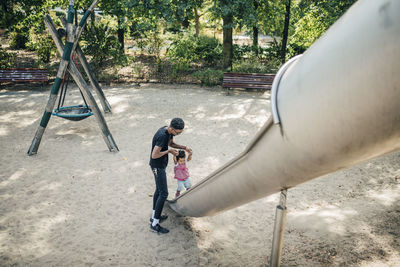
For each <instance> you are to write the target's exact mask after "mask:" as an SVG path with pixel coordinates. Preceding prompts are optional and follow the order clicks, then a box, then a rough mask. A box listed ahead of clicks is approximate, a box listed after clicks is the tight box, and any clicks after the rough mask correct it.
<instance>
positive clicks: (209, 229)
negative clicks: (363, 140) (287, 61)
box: [0, 84, 400, 266]
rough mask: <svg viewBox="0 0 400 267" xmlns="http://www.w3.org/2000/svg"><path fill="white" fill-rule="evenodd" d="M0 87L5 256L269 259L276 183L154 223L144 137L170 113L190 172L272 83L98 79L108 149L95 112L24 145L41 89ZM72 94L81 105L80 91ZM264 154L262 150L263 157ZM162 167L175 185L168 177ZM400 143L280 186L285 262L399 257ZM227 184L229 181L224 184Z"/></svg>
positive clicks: (34, 262)
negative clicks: (235, 201)
mask: <svg viewBox="0 0 400 267" xmlns="http://www.w3.org/2000/svg"><path fill="white" fill-rule="evenodd" d="M49 88H50V87H47V88H46V89H45V90H39V89H37V88H36V89H35V88H26V87H13V88H12V89H7V88H4V87H2V88H1V89H0V153H1V161H0V166H1V167H0V170H1V172H0V265H1V266H267V265H268V264H267V263H268V261H269V256H270V251H271V242H272V230H273V224H274V216H275V206H276V205H277V202H278V199H279V194H274V195H272V196H269V197H265V198H262V199H260V200H257V201H254V202H251V203H248V204H246V205H244V206H241V207H238V208H235V209H232V210H229V211H227V212H224V213H220V214H217V215H215V216H213V217H204V218H186V217H180V216H177V215H176V214H174V213H173V212H172V211H171V210H170V209H169V208H168V206H167V205H166V207H165V209H164V212H165V213H167V214H168V215H169V218H168V220H167V221H166V222H164V223H163V226H165V227H167V228H169V229H170V233H169V234H167V235H163V236H159V235H157V234H154V233H152V232H150V231H149V217H150V215H151V207H152V194H153V191H154V181H153V179H154V178H153V176H152V174H151V172H150V168H149V166H148V159H149V154H150V145H151V139H152V136H153V134H154V133H155V131H156V130H157V129H158V128H159V127H161V126H163V125H166V124H167V123H168V122H169V120H170V119H171V118H172V117H176V116H177V117H182V118H184V120H185V121H186V128H185V131H184V133H183V134H182V135H180V136H178V137H177V138H176V142H177V143H178V144H183V145H188V146H190V147H191V148H192V149H193V151H194V154H193V160H192V161H191V162H190V163H189V170H190V172H191V176H192V179H193V182H194V183H197V182H199V181H200V180H201V179H202V178H204V177H205V176H206V175H207V174H209V173H210V172H211V171H213V170H215V169H216V168H218V167H219V166H221V165H222V164H224V163H226V162H227V161H229V160H230V159H232V158H233V157H235V156H236V155H238V154H239V153H240V152H241V151H242V150H243V149H244V148H245V147H246V144H248V143H249V141H250V140H251V139H252V137H253V136H254V135H255V133H256V132H257V130H258V129H259V128H260V127H261V126H262V125H263V124H264V122H265V121H266V120H267V118H268V117H269V116H270V105H269V94H268V93H266V94H262V93H260V92H248V91H234V92H233V94H232V95H231V96H229V97H228V96H225V92H224V91H223V90H222V89H221V88H201V87H197V86H192V85H190V86H188V85H161V84H145V85H142V86H141V87H139V88H135V87H134V86H133V85H116V86H108V87H103V90H104V93H105V95H106V97H107V99H108V100H109V102H110V103H111V105H112V108H113V114H112V115H111V114H109V115H106V116H105V118H106V121H107V123H108V126H109V129H110V131H111V133H112V134H113V137H114V139H115V141H116V143H117V145H118V146H119V148H120V152H119V153H110V152H109V151H108V149H107V147H106V144H105V143H104V141H103V138H102V137H101V134H100V129H99V127H98V125H97V122H96V120H95V118H93V117H92V118H89V119H87V120H83V121H81V122H70V121H66V120H63V119H60V118H56V117H52V118H51V120H50V122H49V125H48V127H47V129H46V132H45V134H44V136H43V139H42V142H41V145H40V147H39V151H38V154H37V155H35V156H32V157H28V156H27V154H26V152H27V150H28V148H29V145H30V144H31V141H32V138H33V136H34V133H35V131H36V129H37V127H38V124H39V122H40V118H41V116H42V114H43V111H44V107H45V105H46V103H47V100H48V97H49V90H48V89H49ZM67 101H70V104H76V103H80V96H79V94H78V92H77V90H73V89H69V95H68V96H67ZM265 160H268V159H265ZM171 165H172V164H170V166H169V167H168V169H167V175H168V186H169V191H170V196H173V195H174V193H175V189H176V182H175V181H174V180H173V178H172V168H171ZM399 189H400V153H399V152H396V153H392V154H388V155H385V156H383V157H380V158H377V159H374V160H371V161H368V162H365V163H363V164H360V165H358V166H354V167H352V168H350V169H346V170H343V171H340V172H336V173H333V174H330V175H327V176H324V177H321V178H318V179H315V180H313V181H310V182H307V183H304V184H302V185H300V186H298V187H296V188H293V189H290V190H289V191H288V200H287V207H288V213H287V224H286V228H285V233H284V244H283V255H282V266H339V265H341V266H399V265H398V263H399V262H400V241H399V240H400V238H399V237H400V204H399V203H400V202H399V200H400V190H399ZM227 190H229V188H227Z"/></svg>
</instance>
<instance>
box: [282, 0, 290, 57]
mask: <svg viewBox="0 0 400 267" xmlns="http://www.w3.org/2000/svg"><path fill="white" fill-rule="evenodd" d="M290 1H291V0H286V13H285V27H284V28H283V36H282V52H281V60H282V63H285V61H286V46H287V40H288V35H289V20H290Z"/></svg>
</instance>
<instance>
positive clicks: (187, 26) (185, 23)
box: [182, 16, 190, 29]
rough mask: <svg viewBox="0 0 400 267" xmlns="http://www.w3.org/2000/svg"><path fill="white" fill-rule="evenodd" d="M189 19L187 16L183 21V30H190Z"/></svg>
mask: <svg viewBox="0 0 400 267" xmlns="http://www.w3.org/2000/svg"><path fill="white" fill-rule="evenodd" d="M189 25H190V23H189V18H188V17H187V16H186V17H185V19H184V20H183V21H182V28H184V29H187V28H189Z"/></svg>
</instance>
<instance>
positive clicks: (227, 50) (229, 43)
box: [222, 13, 233, 70]
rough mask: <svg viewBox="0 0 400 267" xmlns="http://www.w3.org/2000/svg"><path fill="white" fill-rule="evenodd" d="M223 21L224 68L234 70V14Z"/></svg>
mask: <svg viewBox="0 0 400 267" xmlns="http://www.w3.org/2000/svg"><path fill="white" fill-rule="evenodd" d="M222 20H223V53H222V54H223V57H224V60H223V67H224V69H228V68H230V69H231V70H232V59H233V39H232V32H233V30H232V23H233V15H232V13H229V14H227V15H226V16H224V17H223V18H222Z"/></svg>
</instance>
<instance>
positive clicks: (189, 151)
mask: <svg viewBox="0 0 400 267" xmlns="http://www.w3.org/2000/svg"><path fill="white" fill-rule="evenodd" d="M185 151H186V152H188V153H189V154H193V151H192V149H191V148H189V147H186V148H185Z"/></svg>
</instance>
